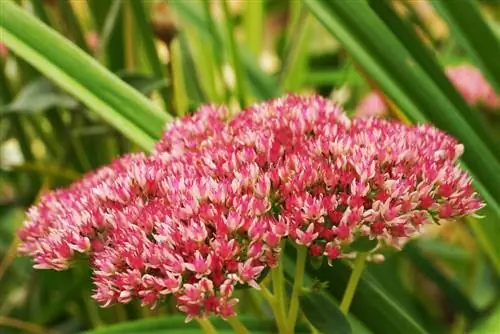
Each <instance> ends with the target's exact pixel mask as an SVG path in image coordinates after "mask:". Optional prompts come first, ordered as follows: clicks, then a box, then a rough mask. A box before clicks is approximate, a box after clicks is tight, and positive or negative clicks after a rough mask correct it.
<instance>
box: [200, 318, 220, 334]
mask: <svg viewBox="0 0 500 334" xmlns="http://www.w3.org/2000/svg"><path fill="white" fill-rule="evenodd" d="M196 321H198V324H200V327H201V329H203V332H204V333H205V334H217V330H216V329H215V327H214V325H212V323H211V322H210V319H208V318H196Z"/></svg>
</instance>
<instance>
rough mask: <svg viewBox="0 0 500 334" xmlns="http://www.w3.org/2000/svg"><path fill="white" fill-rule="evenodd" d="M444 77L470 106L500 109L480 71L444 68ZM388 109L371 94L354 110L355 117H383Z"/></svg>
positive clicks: (378, 96) (499, 101)
mask: <svg viewBox="0 0 500 334" xmlns="http://www.w3.org/2000/svg"><path fill="white" fill-rule="evenodd" d="M446 76H447V77H448V80H450V82H451V83H452V85H453V86H454V87H455V89H456V90H457V91H458V92H459V93H460V94H461V95H462V97H463V98H464V100H465V102H467V103H468V104H469V105H470V106H481V107H484V108H486V109H490V110H497V109H500V96H499V95H498V94H496V92H495V90H494V89H493V87H492V86H491V85H490V84H489V82H488V81H487V80H486V78H485V77H484V76H483V74H482V73H481V71H480V70H479V69H478V68H476V67H474V66H472V65H468V64H464V65H457V66H450V67H448V68H446ZM388 110H389V107H388V105H387V103H386V101H385V100H384V97H383V96H382V95H381V94H379V93H378V92H375V91H373V92H371V93H369V94H368V95H367V96H366V97H365V98H363V99H362V100H361V102H360V103H359V105H358V106H357V108H356V110H355V115H356V116H357V117H375V116H384V115H385V114H387V113H388Z"/></svg>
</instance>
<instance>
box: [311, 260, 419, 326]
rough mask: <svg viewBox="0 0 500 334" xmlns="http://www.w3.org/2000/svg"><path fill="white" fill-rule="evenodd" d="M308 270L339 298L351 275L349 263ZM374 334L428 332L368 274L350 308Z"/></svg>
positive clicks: (337, 263) (360, 283)
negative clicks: (326, 283) (326, 284)
mask: <svg viewBox="0 0 500 334" xmlns="http://www.w3.org/2000/svg"><path fill="white" fill-rule="evenodd" d="M308 273H309V275H311V276H312V277H316V278H317V279H319V280H320V281H328V282H330V284H328V292H329V293H330V294H332V295H333V296H334V297H335V298H336V299H337V300H340V299H341V298H342V296H343V294H344V291H345V288H346V286H347V281H348V280H349V276H350V274H351V269H350V268H349V266H348V265H347V264H346V263H344V262H342V261H335V262H334V263H333V266H331V267H330V266H328V265H327V264H324V265H323V266H322V268H321V269H319V270H313V269H312V268H310V267H309V268H308ZM349 312H350V313H351V314H353V315H354V316H356V318H357V319H359V320H360V321H361V322H363V323H364V324H365V325H366V326H367V327H368V328H369V329H370V330H371V331H373V332H374V333H405V334H413V333H415V334H417V333H418V334H423V333H426V331H425V330H424V329H423V328H422V327H421V326H420V325H419V324H418V323H417V321H416V320H415V319H413V318H412V317H411V316H410V315H409V314H408V312H407V311H406V310H405V309H404V308H403V307H402V306H401V305H400V304H399V303H398V302H397V301H396V300H394V299H393V298H392V297H391V296H390V295H388V294H387V293H385V292H384V290H383V289H382V288H381V287H380V286H379V285H378V284H377V282H376V280H375V279H374V278H373V277H371V276H370V275H369V274H367V273H364V274H363V276H362V277H361V279H360V281H359V283H358V287H357V289H356V294H355V295H354V299H353V302H352V304H351V308H350V311H349Z"/></svg>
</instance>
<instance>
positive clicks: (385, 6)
mask: <svg viewBox="0 0 500 334" xmlns="http://www.w3.org/2000/svg"><path fill="white" fill-rule="evenodd" d="M369 3H370V6H371V7H372V8H373V10H374V11H375V12H376V13H377V15H378V16H379V17H380V18H381V19H382V20H383V21H384V22H385V23H386V25H387V27H388V28H389V29H390V30H391V31H392V33H393V34H394V35H395V36H396V37H397V38H398V39H399V41H400V42H401V43H402V44H403V45H404V46H405V47H406V49H407V50H408V51H409V52H410V53H411V54H412V56H413V59H414V60H415V61H416V62H418V63H419V64H420V65H421V66H422V69H423V70H425V71H426V73H427V75H429V77H430V78H431V79H432V80H433V81H434V82H435V83H436V84H437V85H438V86H439V87H440V88H441V90H442V91H443V94H446V96H447V98H448V99H449V100H450V102H452V103H453V105H454V106H455V107H456V110H457V111H458V112H459V113H460V115H461V116H462V117H463V118H464V119H465V120H466V121H467V123H468V124H469V125H471V126H472V127H474V128H475V129H476V133H477V134H478V135H479V136H480V137H481V138H482V139H483V141H484V142H485V143H486V144H488V147H489V148H490V150H492V151H493V152H495V154H496V155H497V156H499V157H500V150H499V147H498V144H497V143H496V140H495V139H494V138H493V136H492V134H491V127H490V126H489V124H488V123H487V122H486V121H485V118H484V115H482V114H481V113H478V112H477V111H476V110H473V109H472V108H470V107H469V106H468V105H467V102H466V101H465V100H464V98H463V96H462V95H461V94H460V93H459V92H457V90H456V89H455V88H454V86H453V85H452V84H451V83H450V81H449V80H448V78H447V77H446V75H445V73H444V72H443V68H442V67H441V66H440V65H439V63H438V61H437V59H436V57H435V56H434V54H432V53H431V51H430V50H429V49H428V48H427V47H426V46H425V45H424V44H423V43H422V41H421V40H420V39H419V38H418V36H417V35H416V33H415V32H414V30H413V29H412V27H408V26H407V24H406V23H405V22H403V21H402V20H401V19H400V18H399V16H398V15H397V14H396V13H395V12H394V10H393V9H392V8H391V6H390V4H389V3H388V2H387V1H386V0H383V1H376V0H370V1H369Z"/></svg>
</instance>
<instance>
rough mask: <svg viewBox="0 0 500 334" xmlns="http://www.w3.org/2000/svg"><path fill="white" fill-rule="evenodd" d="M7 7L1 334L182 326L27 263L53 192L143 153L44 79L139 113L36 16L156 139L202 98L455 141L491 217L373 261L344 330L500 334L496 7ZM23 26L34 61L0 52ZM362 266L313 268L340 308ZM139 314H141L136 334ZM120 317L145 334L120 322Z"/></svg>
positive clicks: (68, 3) (194, 0) (97, 0)
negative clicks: (25, 238) (24, 234)
mask: <svg viewBox="0 0 500 334" xmlns="http://www.w3.org/2000/svg"><path fill="white" fill-rule="evenodd" d="M7 2H14V3H17V5H19V6H21V7H22V10H23V11H24V13H25V14H27V15H28V16H26V17H25V18H24V19H23V21H19V22H18V23H14V24H12V25H11V27H9V24H8V20H7V19H8V18H7V16H0V18H1V19H2V20H4V22H0V333H77V332H81V331H86V330H93V329H94V330H96V333H97V332H99V333H126V332H127V333H139V332H140V331H145V330H146V329H145V328H149V329H148V332H149V333H151V332H155V331H158V333H160V332H161V330H162V327H161V326H162V324H165V323H166V322H165V321H169V320H168V319H175V321H176V323H178V324H181V325H182V323H183V318H182V317H180V316H179V315H178V314H177V313H176V312H175V307H173V305H171V303H168V302H167V303H165V304H164V305H161V306H159V307H158V308H156V309H155V310H148V309H142V308H141V307H140V305H138V304H136V303H131V304H129V305H115V306H112V307H110V308H106V309H102V308H99V307H98V305H97V304H95V303H94V302H93V301H92V300H91V299H90V295H91V290H92V285H91V282H90V278H89V275H90V273H89V271H88V270H83V269H81V268H80V269H79V268H77V269H72V270H69V271H65V272H54V271H43V270H42V271H40V270H36V271H35V270H33V269H32V268H31V262H30V260H29V259H27V258H21V257H18V256H17V254H16V247H17V239H16V229H17V228H18V227H19V226H20V225H21V224H22V222H23V216H24V211H25V210H26V209H27V208H28V207H29V206H30V205H31V204H33V203H35V202H36V201H37V199H38V198H39V197H40V195H41V194H42V193H43V192H46V191H49V190H50V189H54V188H57V187H63V186H65V185H68V184H69V183H71V182H72V181H73V180H76V179H78V178H79V177H80V176H81V175H82V174H84V173H85V172H87V171H90V170H93V169H95V168H96V167H98V166H101V165H103V164H106V163H109V162H110V161H111V160H112V159H113V158H115V157H117V156H119V155H122V154H125V153H127V152H132V151H140V150H143V149H144V148H147V147H145V146H147V144H145V145H141V141H139V140H133V138H134V135H133V134H131V131H129V129H128V128H124V127H121V126H120V123H118V121H117V120H118V119H119V116H120V115H119V113H118V114H113V113H112V112H109V113H107V114H106V112H107V111H106V110H104V108H101V107H100V106H101V105H98V104H95V105H92V103H89V102H88V100H85V98H81V96H80V95H78V94H76V93H75V91H73V92H72V95H70V94H68V93H67V92H66V90H67V87H66V86H64V85H61V81H60V80H62V79H60V77H56V75H54V76H51V75H47V73H50V71H49V70H46V69H47V67H43V66H45V65H43V64H44V63H43V64H42V63H40V62H38V63H37V61H38V60H37V59H38V58H36V54H35V53H36V52H39V53H40V54H41V55H42V56H46V59H49V60H50V59H52V60H54V59H58V58H56V57H60V58H59V59H60V61H59V62H55V61H54V63H55V64H56V65H57V66H58V65H60V66H61V68H64V69H65V71H66V72H65V73H66V74H67V75H68V76H69V77H73V78H75V80H76V81H77V82H78V83H80V84H82V85H84V86H85V87H86V89H87V90H88V91H94V92H97V94H102V96H104V98H103V100H106V98H107V99H108V100H106V101H111V102H110V105H112V103H115V110H117V111H118V112H120V108H122V107H123V108H125V107H126V106H124V104H126V103H127V102H126V101H121V100H117V101H115V102H113V101H112V99H113V96H114V95H113V94H114V91H113V90H112V89H111V88H109V87H108V86H107V84H106V81H105V80H104V79H102V80H101V78H97V77H94V78H92V77H88V78H87V77H84V76H85V73H86V72H87V71H88V70H89V69H90V68H88V67H86V66H85V65H78V62H77V61H76V60H75V59H77V58H72V56H71V54H69V53H68V54H67V55H66V54H65V53H64V51H65V50H66V49H63V48H61V50H59V44H61V43H62V42H58V43H59V44H58V43H55V42H54V43H53V41H52V40H45V39H44V29H42V28H39V27H40V26H41V25H40V23H37V22H38V21H41V22H43V24H44V25H46V26H48V27H50V29H52V30H55V31H57V32H58V34H61V35H63V36H64V37H65V38H66V39H67V42H64V43H72V44H74V45H76V46H77V47H78V48H79V51H78V52H76V51H75V57H76V56H82V55H81V54H83V53H86V54H88V55H90V56H91V57H93V58H94V59H95V61H97V62H99V63H100V64H102V65H103V66H105V67H106V68H107V70H109V72H112V73H113V74H114V75H115V76H116V77H117V78H119V79H120V80H121V81H123V82H126V83H127V84H128V85H130V86H131V87H133V88H134V89H135V90H137V91H138V92H140V93H141V94H143V95H144V96H146V97H147V98H148V99H150V101H152V103H153V104H154V105H155V106H156V107H157V108H156V109H155V110H154V111H153V112H154V114H155V115H156V116H155V118H151V119H147V120H146V119H142V118H140V117H142V116H140V115H142V114H140V113H139V111H137V114H136V116H135V117H137V118H138V119H139V121H137V122H138V123H141V122H143V123H141V124H142V125H141V126H139V128H141V127H142V128H145V129H146V132H148V131H149V132H148V133H149V137H147V138H152V139H156V138H158V136H159V135H160V131H161V129H162V128H163V126H164V124H163V122H165V121H168V119H170V118H172V117H179V116H183V115H187V114H190V113H193V112H196V109H197V107H198V106H199V105H201V104H203V103H224V104H227V105H229V106H230V108H231V109H232V110H233V111H234V112H236V111H237V110H240V109H241V108H243V107H245V106H248V105H249V104H251V103H253V102H257V101H260V100H265V99H269V98H272V97H277V96H280V95H281V94H283V93H285V92H295V93H304V94H311V93H318V94H321V95H323V96H325V97H328V98H330V99H332V100H334V101H336V102H337V103H338V104H340V105H342V106H343V107H344V108H345V110H346V112H347V113H348V114H349V115H350V116H355V115H356V116H358V117H366V116H376V117H387V118H395V119H398V120H400V121H404V122H408V123H410V122H412V123H422V122H431V123H433V124H434V125H436V126H437V127H439V128H441V129H443V130H445V131H447V132H449V133H451V134H452V135H454V136H456V137H457V138H458V139H459V140H460V141H461V142H463V143H464V145H465V152H466V154H465V156H464V161H463V164H464V167H466V168H468V169H469V170H470V171H471V173H472V174H473V175H474V177H475V180H476V183H475V184H476V186H477V189H478V190H479V191H480V193H481V195H482V196H483V198H484V199H485V201H486V202H487V204H488V205H487V207H486V208H485V209H483V210H482V212H481V214H482V215H483V216H484V217H483V218H481V219H469V220H467V221H465V220H464V221H459V222H449V223H448V222H446V223H443V224H440V225H435V226H432V227H430V228H429V229H428V233H427V234H426V236H425V237H423V238H421V239H419V240H416V241H414V242H412V243H410V244H409V245H408V246H407V247H405V249H403V251H401V252H398V253H390V254H387V255H386V261H385V262H383V263H380V264H370V265H369V268H368V271H367V273H366V274H365V275H364V276H363V280H362V282H361V284H360V287H359V290H358V292H357V295H356V298H355V300H354V303H353V307H352V314H351V315H350V316H349V320H350V322H351V325H352V326H353V331H354V333H374V334H376V333H381V334H392V333H457V334H458V333H475V334H481V333H488V334H490V333H491V334H494V333H500V309H499V308H498V302H499V293H500V280H499V278H500V221H499V219H500V209H499V207H500V206H499V203H500V168H498V167H499V166H500V154H499V147H500V97H499V95H500V89H499V88H500V62H499V61H498V57H500V46H499V45H500V42H499V38H500V21H499V19H500V2H498V1H496V0H489V1H467V0H463V1H432V2H431V1H424V0H421V1H408V0H401V1H385V0H380V1H377V0H371V1H326V0H325V1H321V0H306V1H285V0H247V1H243V0H242V1H205V0H204V1H202V0H200V1H198V0H185V1H184V0H176V1H160V0H158V1H153V0H151V1H135V0H130V1H127V0H88V1H86V0H30V1H19V0H18V1H11V0H1V3H0V15H1V11H3V10H6V9H5V8H6V7H5V8H4V4H5V3H7ZM6 15H7V14H6ZM12 20H13V19H12ZM32 22H35V23H36V24H32ZM11 28H12V29H11ZM9 29H11V30H9ZM15 29H19V36H21V32H22V31H24V32H26V36H25V37H23V36H21V37H19V40H21V39H22V38H25V39H24V40H25V41H28V40H30V38H31V40H33V44H32V45H31V46H32V50H34V51H33V52H35V53H34V54H32V55H31V56H30V55H29V54H28V53H23V52H18V51H19V50H20V49H16V50H14V49H15V48H13V49H10V48H9V46H8V45H9V43H7V39H6V40H5V42H3V41H2V36H3V35H2V33H4V34H7V33H10V34H11V35H9V36H11V37H12V36H14V33H13V31H14V30H15ZM37 29H38V30H37ZM38 32H40V35H38ZM5 36H7V35H5ZM16 36H17V35H16ZM11 37H9V38H11ZM12 40H13V38H11V39H10V43H12ZM36 43H39V44H36ZM51 43H53V44H51ZM43 44H45V47H46V48H52V49H53V51H52V52H53V56H51V55H50V54H48V53H47V54H46V55H44V52H48V51H44V49H43V47H44V45H43ZM61 45H62V44H61ZM49 51H50V50H49ZM51 57H52V58H51ZM82 57H83V56H82ZM44 59H45V58H44ZM68 59H69V60H68ZM78 59H80V58H78ZM66 60H68V61H69V62H68V65H67V66H66V63H65V61H66ZM73 60H74V62H73V63H70V62H71V61H73ZM40 64H42V65H40ZM81 64H85V63H81ZM32 65H34V66H32ZM40 66H42V67H40ZM39 70H40V71H41V72H43V74H42V73H40V71H39ZM89 73H90V72H89ZM89 76H90V74H89ZM100 80H101V81H100ZM60 86H63V87H65V88H66V89H61V88H60ZM82 96H83V94H82ZM120 105H122V106H120ZM133 112H134V111H132V112H131V113H132V114H133ZM130 117H131V118H133V115H132V116H130ZM131 139H132V140H131ZM292 270H293V268H292ZM349 271H350V269H349V266H347V265H346V264H345V263H340V262H339V263H338V264H335V265H334V267H333V268H330V267H327V266H326V267H325V266H324V267H321V269H320V270H316V271H315V270H313V269H311V271H310V273H309V274H310V278H311V279H317V280H319V281H321V282H329V284H328V287H327V288H326V291H327V292H328V293H329V295H330V296H331V298H333V299H334V300H337V299H338V298H339V297H341V296H342V292H343V289H344V287H345V284H346V281H347V277H348V274H349ZM291 272H292V273H293V271H291ZM240 299H241V300H242V306H241V307H240V313H242V314H244V315H248V316H252V317H262V318H265V317H266V314H267V313H266V310H265V309H264V310H263V309H262V307H261V305H259V304H258V303H259V302H262V301H259V300H255V298H253V297H252V296H248V295H246V292H244V291H243V292H241V295H240ZM137 319H146V320H141V321H142V322H140V323H141V324H143V325H141V326H142V327H140V329H139V327H133V326H134V325H133V324H134V322H133V321H135V320H137ZM172 321H174V320H172ZM122 322H127V323H130V324H131V325H130V326H132V327H113V324H116V323H122ZM135 324H137V322H135ZM146 325H147V326H150V327H147V326H146ZM181 325H179V326H181ZM144 326H146V327H144ZM164 328H167V327H164ZM169 328H170V327H169ZM194 328H196V326H195V327H194ZM193 330H194V329H193Z"/></svg>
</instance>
